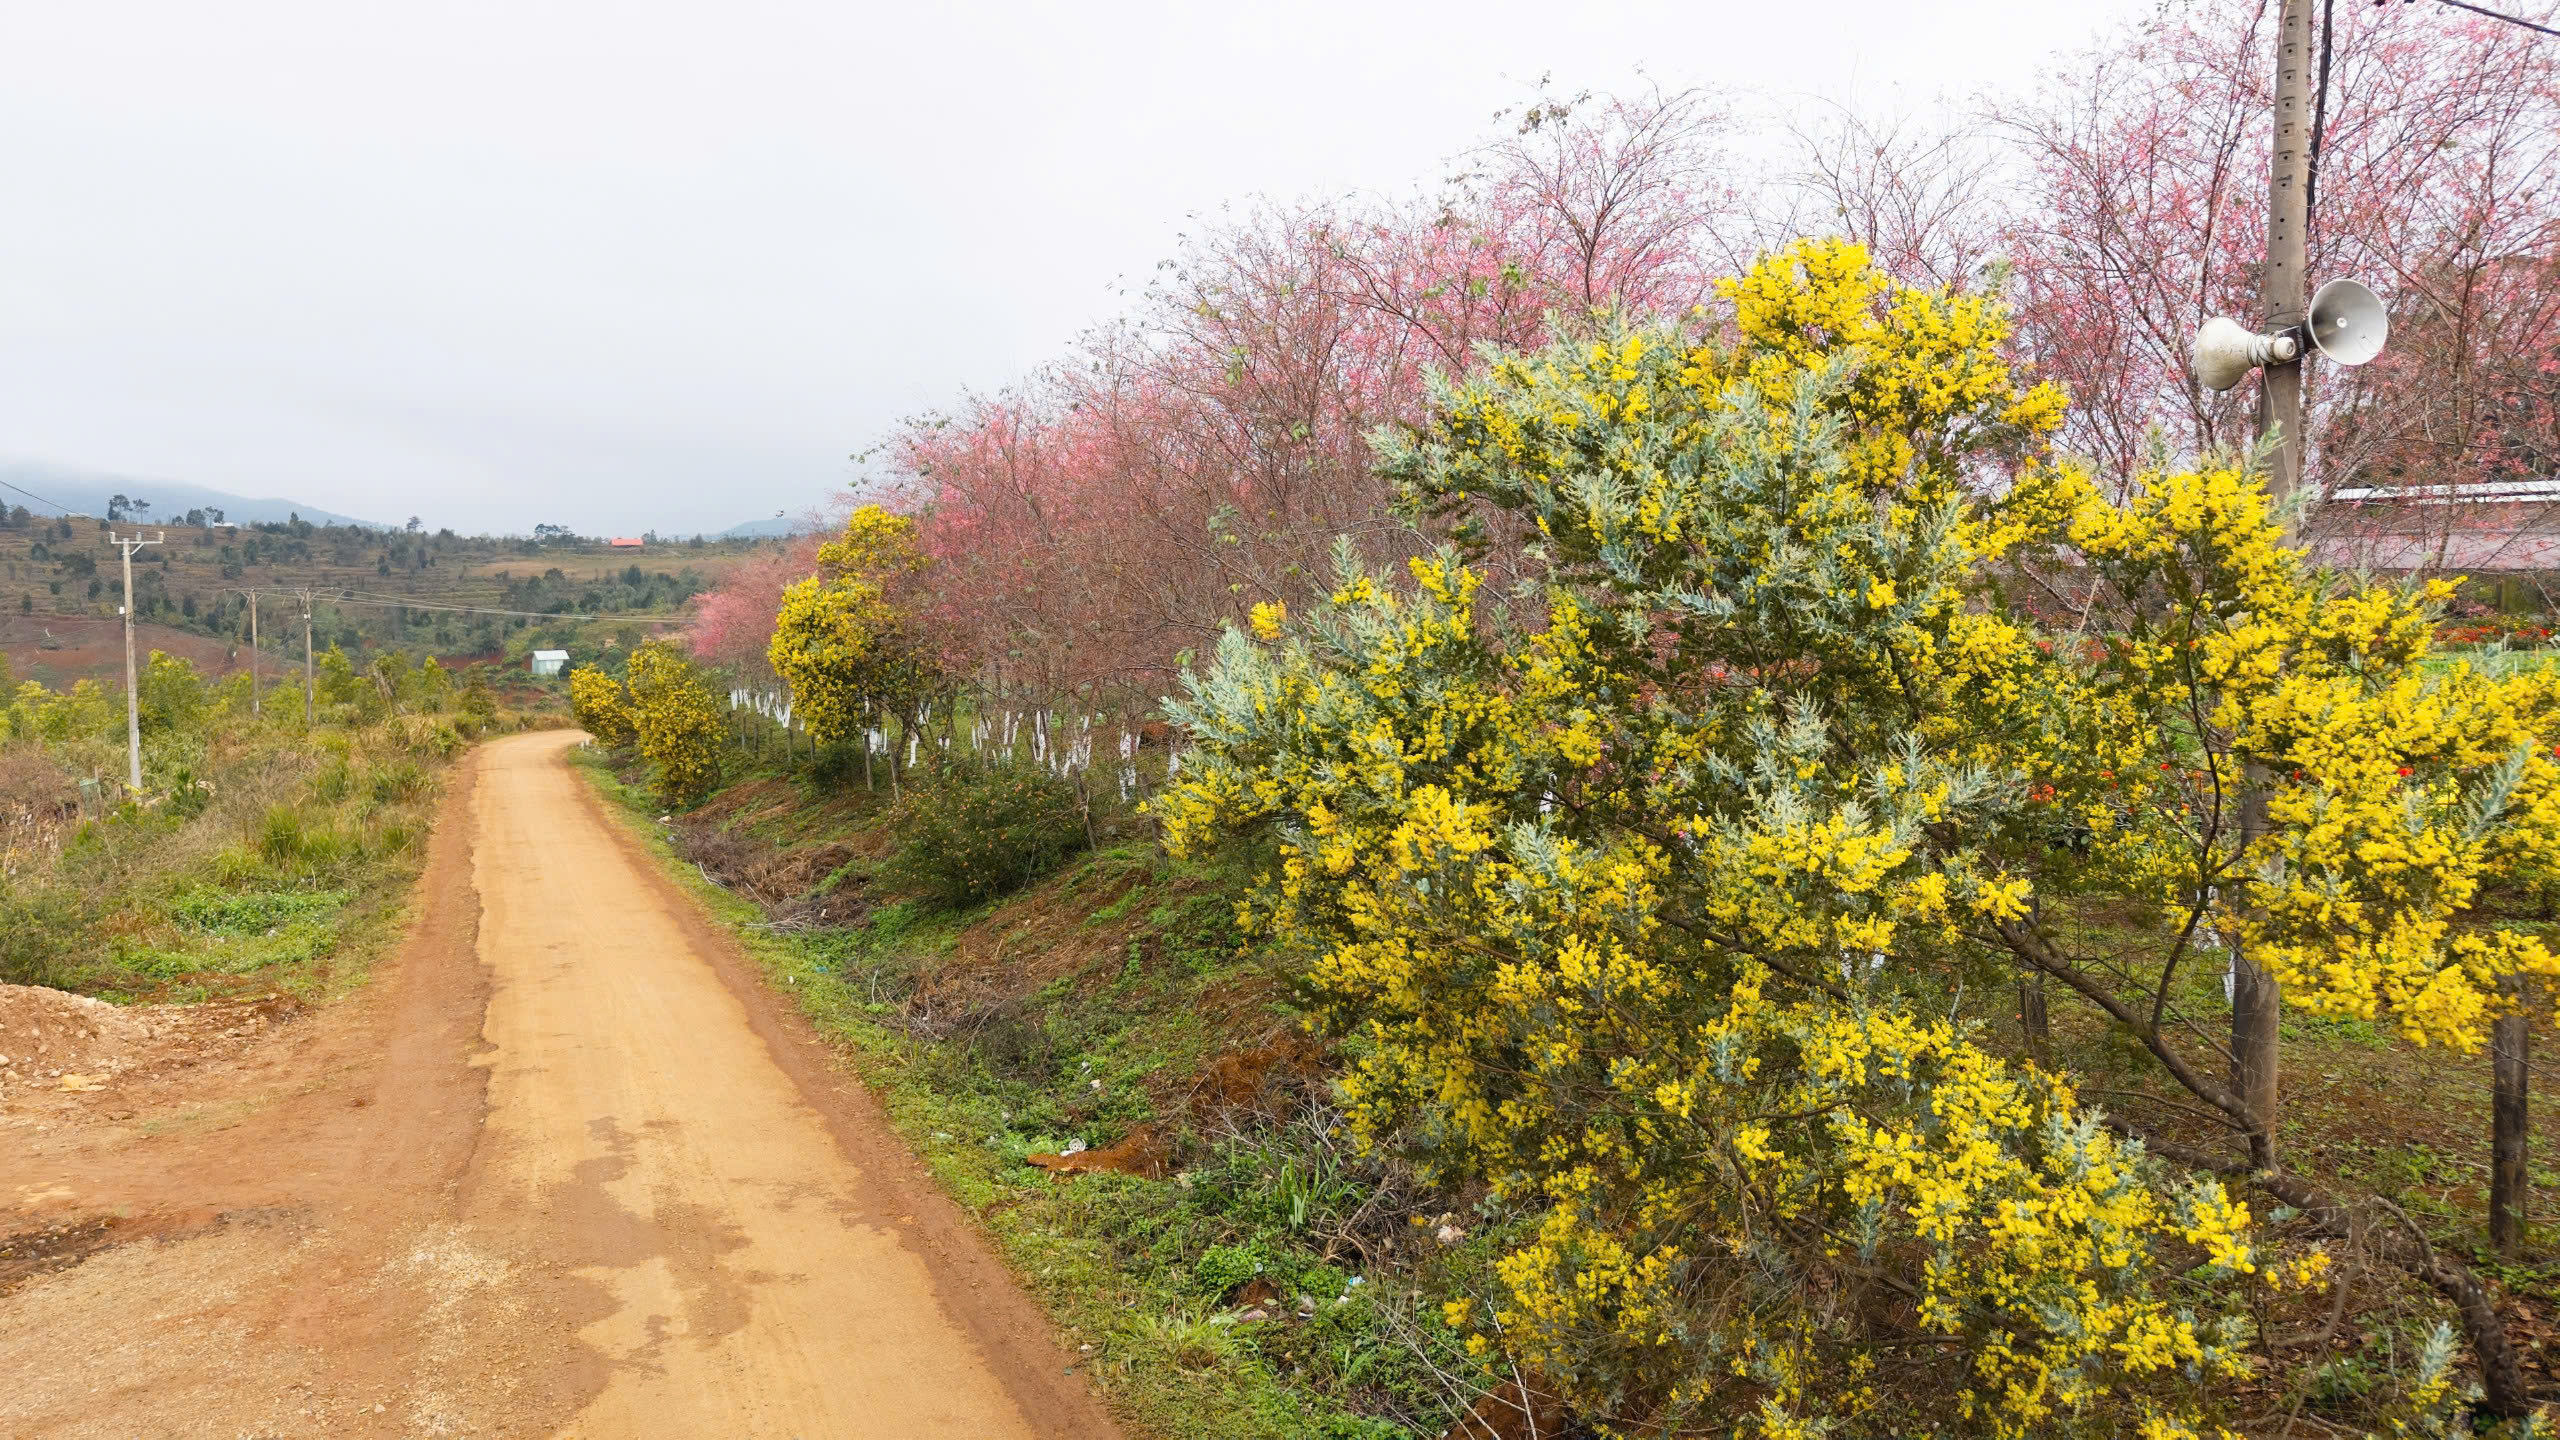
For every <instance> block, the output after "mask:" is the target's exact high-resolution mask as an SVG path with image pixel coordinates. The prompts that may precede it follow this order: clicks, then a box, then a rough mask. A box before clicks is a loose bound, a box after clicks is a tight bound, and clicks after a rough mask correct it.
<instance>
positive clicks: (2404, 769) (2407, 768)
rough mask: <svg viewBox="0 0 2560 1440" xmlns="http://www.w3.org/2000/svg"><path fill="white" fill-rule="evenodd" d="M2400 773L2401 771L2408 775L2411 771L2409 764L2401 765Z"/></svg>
mask: <svg viewBox="0 0 2560 1440" xmlns="http://www.w3.org/2000/svg"><path fill="white" fill-rule="evenodd" d="M2400 773H2401V774H2403V775H2406V774H2408V773H2410V772H2409V767H2408V766H2406V765H2403V766H2401V767H2400Z"/></svg>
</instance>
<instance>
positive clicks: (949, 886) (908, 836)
mask: <svg viewBox="0 0 2560 1440" xmlns="http://www.w3.org/2000/svg"><path fill="white" fill-rule="evenodd" d="M889 825H890V829H891V831H892V833H893V834H895V835H896V836H897V849H896V850H895V852H893V853H892V854H891V855H890V857H889V861H888V863H887V864H886V865H885V866H883V867H882V871H881V873H882V878H883V879H885V880H886V881H887V882H888V883H889V886H890V887H891V888H892V889H894V890H896V891H898V892H899V893H902V894H907V895H912V896H914V897H916V898H917V899H920V900H924V901H927V902H930V903H933V904H938V905H942V906H946V907H951V908H957V907H959V906H963V905H970V904H975V903H976V902H978V901H981V900H988V899H992V898H994V897H995V896H998V895H1002V894H1005V893H1007V892H1008V891H1012V890H1018V889H1020V888H1022V887H1023V886H1025V885H1028V884H1030V883H1031V882H1032V881H1034V880H1037V879H1039V878H1040V877H1041V876H1042V875H1045V874H1047V873H1048V872H1049V871H1051V870H1053V869H1056V868H1057V866H1058V865H1059V863H1060V862H1062V861H1064V860H1065V859H1066V858H1067V857H1068V856H1070V855H1073V854H1075V853H1076V852H1077V851H1079V850H1081V849H1083V848H1084V824H1083V818H1082V813H1081V812H1080V811H1079V810H1078V809H1077V808H1076V792H1075V789H1074V787H1073V786H1070V785H1069V784H1068V783H1067V782H1066V781H1064V780H1061V779H1059V778H1057V777H1056V776H1054V775H1050V774H1047V773H1045V772H1042V771H1037V770H1016V769H1010V768H1007V769H998V770H995V771H992V772H989V773H986V774H970V773H966V772H955V773H951V774H946V775H941V776H936V777H934V778H932V779H930V780H927V781H924V782H923V783H920V784H916V785H914V786H911V787H910V788H909V789H908V791H907V794H906V798H905V799H903V800H901V801H899V802H898V805H897V806H896V808H895V809H893V810H891V811H890V812H889Z"/></svg>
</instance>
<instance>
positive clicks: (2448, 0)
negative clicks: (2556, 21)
mask: <svg viewBox="0 0 2560 1440" xmlns="http://www.w3.org/2000/svg"><path fill="white" fill-rule="evenodd" d="M2374 3H2375V4H2376V5H2379V4H2381V3H2383V0H2374ZM2436 3H2437V4H2439V5H2450V6H2452V7H2453V8H2454V9H2456V10H2468V11H2470V12H2471V13H2472V14H2474V15H2486V16H2488V17H2489V18H2490V19H2492V20H2503V21H2505V22H2507V23H2508V24H2510V25H2518V26H2522V27H2523V28H2525V29H2527V30H2536V31H2540V32H2541V33H2543V34H2545V35H2560V29H2553V28H2552V27H2551V26H2548V25H2544V24H2541V23H2540V22H2538V21H2533V20H2527V19H2526V18H2524V17H2523V16H2521V15H2508V14H2505V13H2503V12H2500V11H2496V10H2491V9H2487V8H2485V7H2483V6H2479V5H2474V4H2471V3H2470V0H2436Z"/></svg>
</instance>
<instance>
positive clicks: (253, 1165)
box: [0, 732, 1113, 1440]
mask: <svg viewBox="0 0 2560 1440" xmlns="http://www.w3.org/2000/svg"><path fill="white" fill-rule="evenodd" d="M575 739H576V737H575V736H574V735H565V734H560V733H557V732H553V733H549V734H539V735H529V736H523V737H518V738H515V739H511V740H507V741H502V742H499V743H497V744H493V745H491V746H489V747H486V748H484V749H483V750H482V751H481V752H480V754H479V755H478V756H477V757H476V759H475V762H474V764H473V767H472V769H473V772H474V773H473V775H472V777H471V780H470V783H469V784H468V785H467V786H465V787H462V790H461V793H458V794H457V796H456V797H455V799H454V801H453V802H452V804H451V805H450V806H449V808H448V811H447V815H446V822H445V823H444V824H443V825H442V826H440V827H439V829H438V832H437V836H436V843H435V851H434V854H433V856H432V858H431V860H430V864H429V867H428V873H427V876H426V879H425V880H424V881H423V882H422V888H421V894H420V910H421V918H420V924H419V928H418V931H417V933H416V935H415V937H414V938H413V940H412V942H411V943H410V944H409V945H408V947H407V948H406V949H405V950H404V952H403V955H402V956H401V958H400V959H399V961H398V962H397V963H396V964H395V965H394V966H393V967H392V970H391V973H390V974H389V975H387V976H386V977H384V979H383V980H382V981H380V982H378V983H377V984H376V985H374V986H373V987H372V988H371V990H370V991H369V992H368V993H367V994H366V995H364V996H362V997H359V998H358V999H357V1000H354V1001H351V1002H348V1003H347V1004H345V1005H342V1006H339V1007H336V1008H335V1009H333V1010H330V1011H327V1012H323V1013H322V1014H321V1015H319V1016H318V1017H317V1018H303V1019H296V1020H292V1021H291V1022H290V1023H286V1024H282V1025H280V1026H278V1027H277V1032H278V1033H276V1034H275V1036H274V1037H273V1038H271V1039H267V1040H265V1041H263V1042H261V1043H259V1044H256V1045H253V1046H251V1047H250V1048H249V1049H248V1050H246V1051H243V1052H241V1053H238V1054H236V1055H231V1056H227V1057H225V1058H222V1059H220V1060H215V1061H208V1062H207V1063H205V1064H203V1065H199V1066H195V1067H193V1068H191V1069H186V1070H183V1071H171V1070H169V1069H167V1068H165V1067H159V1068H154V1067H143V1068H140V1069H137V1070H135V1071H134V1072H132V1073H131V1074H130V1075H126V1074H118V1075H114V1076H111V1077H109V1078H108V1079H107V1081H106V1084H105V1086H104V1088H102V1089H100V1090H96V1091H80V1092H76V1093H73V1092H56V1091H50V1090H47V1091H36V1092H22V1093H20V1094H18V1095H15V1096H12V1097H11V1098H10V1099H8V1100H7V1101H6V1102H5V1108H0V1374H6V1375H8V1376H10V1377H11V1383H10V1384H9V1385H8V1386H5V1387H0V1436H9V1437H17V1436H30V1437H32V1436H57V1435H59V1436H119V1437H121V1436H159V1435H171V1436H177V1435H206V1436H221V1437H225V1440H230V1437H237V1436H270V1435H273V1436H285V1435H293V1436H300V1435H324V1434H325V1435H333V1436H334V1435H504V1436H514V1435H524V1436H545V1435H550V1436H570V1437H583V1440H602V1437H615V1436H658V1435H665V1436H768V1435H770V1436H795V1435H797V1436H806V1437H810V1440H817V1437H822V1436H823V1437H834V1436H883V1437H890V1436H897V1437H904V1436H937V1435H950V1436H961V1435H967V1436H1033V1435H1039V1436H1084V1435H1109V1434H1111V1433H1113V1432H1112V1430H1111V1428H1110V1425H1109V1422H1108V1421H1107V1419H1106V1418H1105V1417H1104V1415H1103V1413H1102V1412H1101V1410H1100V1407H1099V1406H1098V1405H1097V1404H1096V1403H1095V1402H1094V1400H1093V1399H1092V1396H1091V1394H1090V1392H1089V1391H1087V1390H1086V1389H1085V1388H1084V1387H1083V1383H1082V1382H1081V1381H1080V1380H1077V1379H1072V1378H1068V1376H1067V1374H1066V1372H1067V1371H1068V1370H1069V1368H1070V1367H1071V1366H1072V1364H1073V1361H1072V1358H1071V1357H1066V1356H1064V1355H1062V1354H1061V1353H1060V1351H1059V1350H1058V1348H1057V1347H1056V1345H1055V1344H1054V1342H1053V1341H1052V1339H1051V1338H1050V1336H1049V1335H1048V1334H1047V1332H1046V1330H1045V1328H1044V1326H1043V1325H1042V1323H1041V1321H1040V1318H1039V1316H1038V1314H1037V1312H1036V1311H1035V1310H1034V1308H1033V1307H1032V1306H1031V1304H1030V1302H1029V1301H1028V1300H1027V1299H1026V1298H1025V1297H1023V1296H1022V1294H1021V1293H1020V1292H1019V1291H1018V1290H1017V1289H1015V1288H1014V1287H1013V1285H1012V1284H1011V1282H1010V1280H1009V1278H1008V1277H1007V1276H1005V1275H1004V1273H1003V1272H1002V1270H1001V1268H1000V1267H999V1266H998V1265H997V1264H996V1263H995V1262H994V1261H993V1260H992V1259H991V1258H990V1257H989V1256H987V1255H986V1254H985V1253H984V1252H983V1250H982V1249H981V1248H980V1247H979V1245H978V1244H977V1242H976V1239H975V1236H974V1235H973V1234H972V1232H971V1231H970V1229H969V1227H968V1225H967V1223H966V1219H965V1217H963V1216H961V1215H960V1214H958V1213H957V1212H956V1211H955V1210H954V1209H953V1207H951V1206H950V1204H949V1202H948V1201H946V1200H944V1199H943V1198H942V1197H941V1196H940V1194H939V1193H938V1192H936V1191H934V1190H932V1189H931V1186H930V1182H929V1181H928V1180H927V1179H925V1178H924V1177H923V1175H922V1174H921V1172H920V1170H919V1169H918V1168H917V1167H916V1166H915V1164H914V1162H913V1161H912V1159H911V1158H910V1157H908V1156H907V1155H906V1153H905V1152H904V1151H903V1150H902V1149H901V1148H900V1147H899V1145H898V1142H897V1139H896V1137H895V1136H894V1135H893V1134H892V1133H891V1132H890V1131H889V1130H888V1128H887V1126H886V1125H885V1123H884V1122H883V1121H882V1120H881V1119H880V1117H879V1116H878V1115H877V1113H876V1111H875V1110H873V1109H872V1107H871V1106H870V1104H869V1102H868V1100H867V1099H866V1098H865V1097H864V1096H862V1095H861V1093H860V1092H859V1091H858V1090H855V1089H853V1088H852V1087H851V1086H850V1084H849V1083H848V1082H844V1081H841V1080H839V1079H838V1078H837V1077H835V1075H834V1074H833V1073H832V1072H831V1071H830V1070H829V1069H828V1068H827V1065H826V1061H825V1058H824V1055H823V1052H822V1051H821V1050H819V1049H818V1047H817V1045H816V1042H815V1041H814V1040H812V1039H811V1038H810V1037H809V1036H808V1035H807V1034H806V1033H805V1031H803V1030H801V1029H799V1028H798V1027H797V1022H796V1021H795V1020H793V1019H790V1018H788V1017H786V1016H785V1014H784V1013H783V1011H782V1009H781V1007H779V1006H778V1005H776V1004H775V1003H774V1002H773V1001H772V999H771V997H769V996H767V995H765V994H764V993H763V991H762V990H761V989H759V988H757V987H756V986H755V984H754V983H753V982H752V980H751V979H749V977H748V976H747V975H746V973H745V971H744V961H743V960H742V959H741V958H740V957H738V956H737V954H736V952H735V951H734V949H733V948H732V947H730V946H728V945H726V944H725V943H724V942H723V940H722V937H720V936H719V935H718V933H717V932H716V931H714V930H713V929H712V928H711V927H710V926H709V925H708V924H707V923H705V922H704V921H703V919H702V918H701V916H700V915H699V913H698V912H696V911H695V910H693V909H692V908H691V905H690V902H689V901H687V900H686V899H684V898H683V897H682V896H681V895H679V894H678V893H676V892H675V891H674V890H673V889H672V888H671V887H668V886H667V885H666V884H665V883H664V882H663V880H662V879H661V878H660V877H659V876H657V875H656V874H655V872H654V870H653V869H651V868H649V867H648V866H647V865H646V861H645V857H643V856H640V855H638V854H637V853H636V852H635V850H634V849H633V848H632V846H631V844H630V842H629V841H628V839H627V838H626V837H624V836H623V835H621V834H620V832H618V831H617V830H615V829H614V828H613V827H611V826H610V824H609V823H608V822H607V821H606V819H605V817H604V816H603V815H602V814H601V813H600V811H599V810H598V808H597V806H596V805H595V803H594V801H593V799H592V797H591V796H590V795H589V794H588V792H587V791H586V788H585V787H584V786H583V785H581V784H580V783H578V781H577V780H576V778H575V777H574V776H573V775H572V774H570V773H569V772H568V770H567V769H566V767H565V766H564V765H563V764H562V763H561V759H560V751H561V750H562V749H563V748H564V747H565V746H567V745H568V744H571V743H573V742H574V741H575Z"/></svg>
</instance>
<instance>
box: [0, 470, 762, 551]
mask: <svg viewBox="0 0 2560 1440" xmlns="http://www.w3.org/2000/svg"><path fill="white" fill-rule="evenodd" d="M5 478H7V477H5V476H0V479H5ZM808 528H809V522H808V521H807V520H792V519H786V518H784V517H782V516H779V515H777V516H775V517H774V518H773V519H770V520H750V521H748V522H747V523H746V524H744V525H732V526H730V527H729V528H728V529H726V530H723V531H721V532H720V533H719V534H717V535H714V536H712V537H711V538H712V539H714V540H763V539H767V538H769V537H771V536H775V535H798V534H802V533H804V532H806V531H807V530H808Z"/></svg>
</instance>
